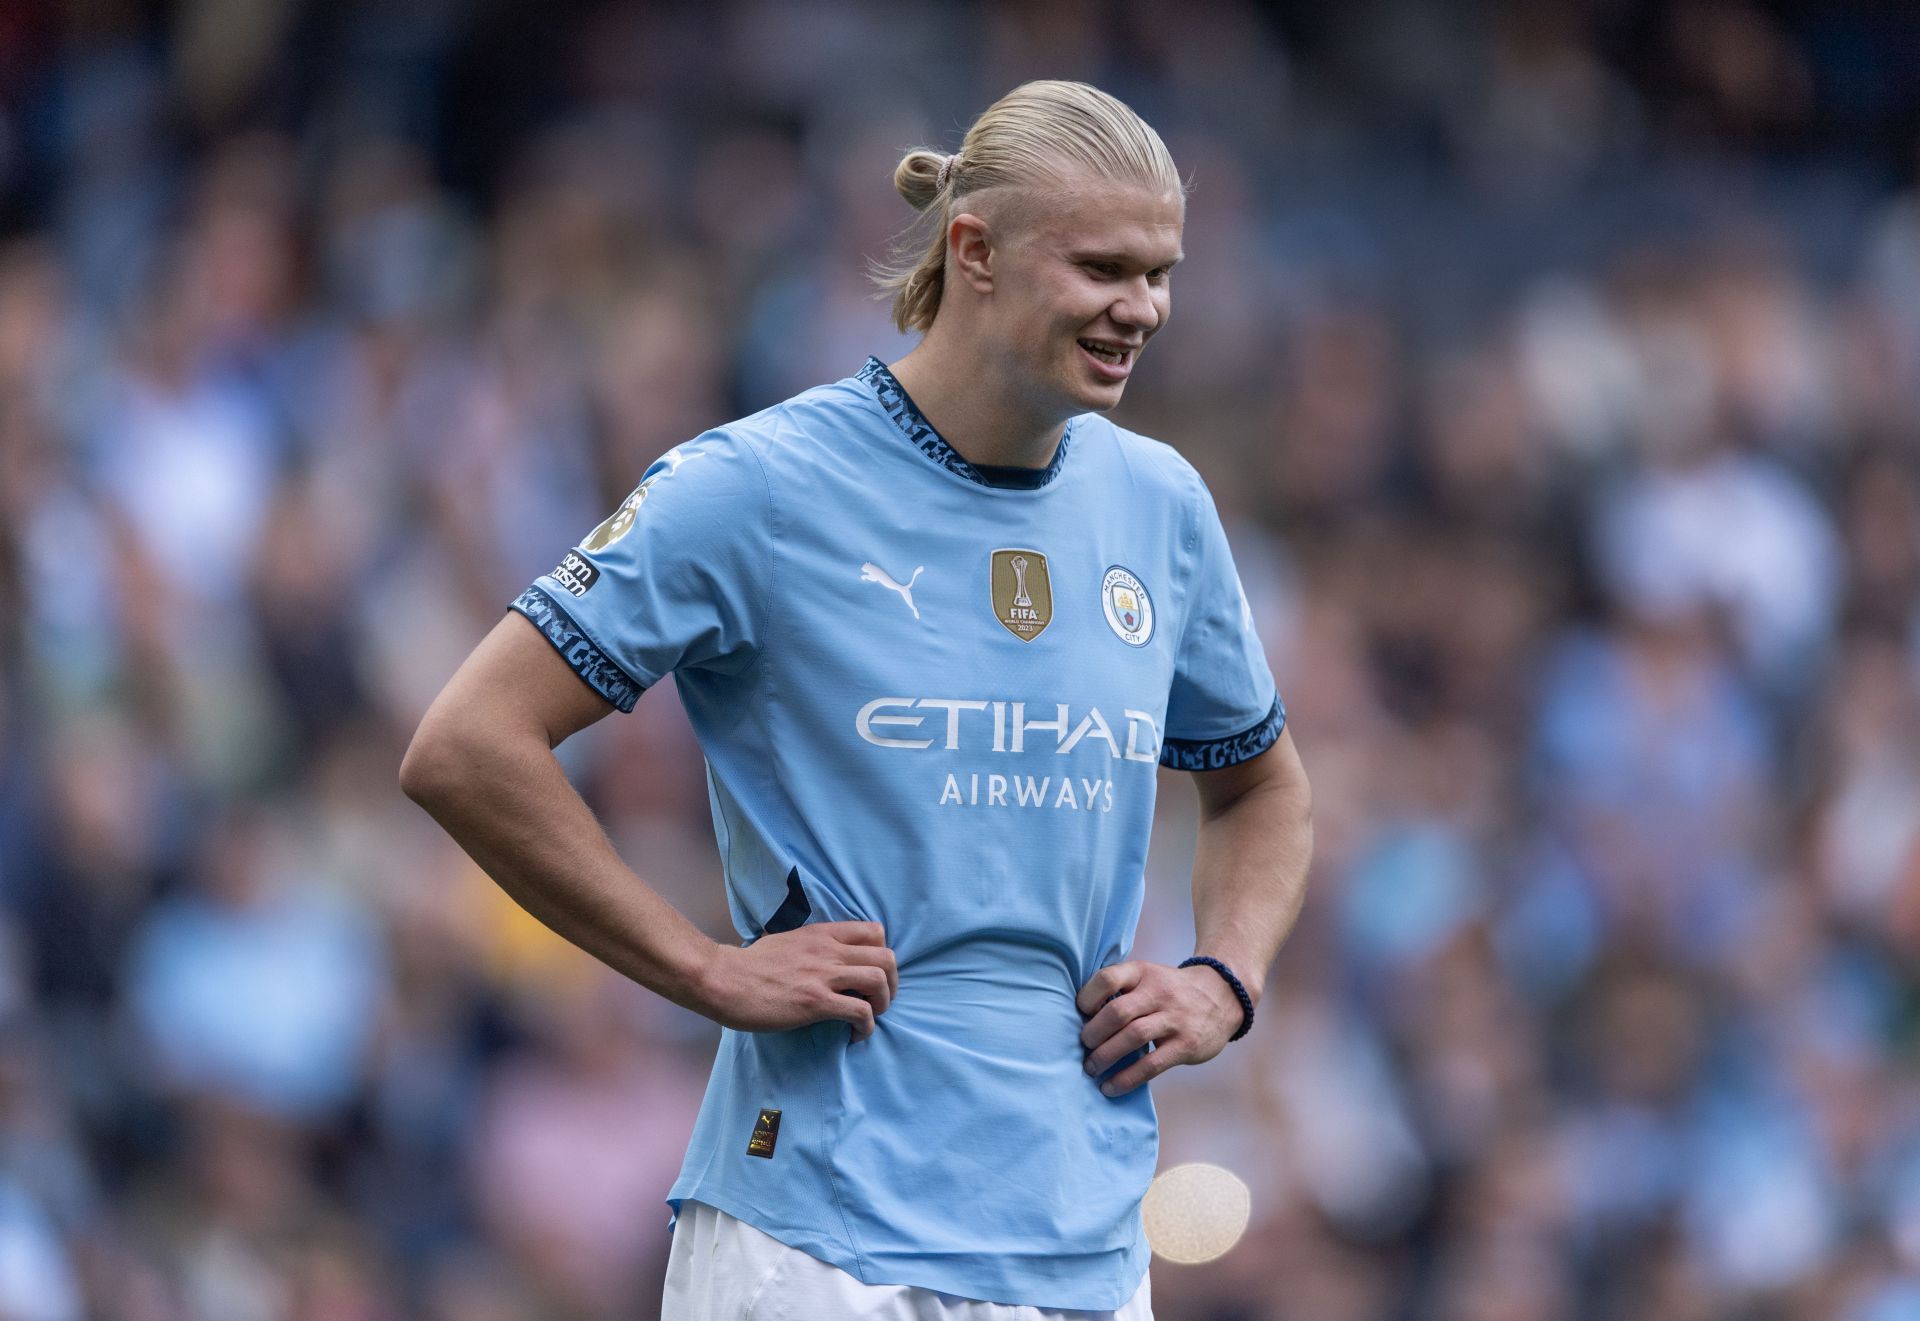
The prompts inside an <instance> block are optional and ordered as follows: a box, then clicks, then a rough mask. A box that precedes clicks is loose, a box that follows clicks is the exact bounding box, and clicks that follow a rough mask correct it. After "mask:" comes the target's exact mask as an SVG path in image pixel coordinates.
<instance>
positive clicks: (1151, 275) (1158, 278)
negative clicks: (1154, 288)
mask: <svg viewBox="0 0 1920 1321" xmlns="http://www.w3.org/2000/svg"><path fill="white" fill-rule="evenodd" d="M1172 274H1173V267H1171V266H1156V267H1154V268H1153V269H1152V270H1150V271H1148V272H1147V278H1148V279H1149V280H1151V281H1153V282H1154V283H1155V284H1165V283H1166V281H1167V277H1168V276H1170V275H1172Z"/></svg>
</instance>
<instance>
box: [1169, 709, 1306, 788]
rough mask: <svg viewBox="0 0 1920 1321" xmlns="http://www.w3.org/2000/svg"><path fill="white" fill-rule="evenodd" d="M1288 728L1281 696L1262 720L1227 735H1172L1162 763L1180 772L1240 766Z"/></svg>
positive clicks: (1270, 745)
mask: <svg viewBox="0 0 1920 1321" xmlns="http://www.w3.org/2000/svg"><path fill="white" fill-rule="evenodd" d="M1286 727H1287V708H1286V707H1285V706H1284V705H1282V704H1281V701H1280V699H1279V698H1278V697H1275V698H1274V699H1273V706H1272V707H1271V708H1270V709H1269V710H1268V711H1267V714H1266V715H1264V716H1262V717H1261V718H1260V720H1259V722H1258V723H1256V724H1254V725H1252V726H1250V727H1249V728H1247V729H1243V730H1241V731H1240V732H1239V733H1238V734H1229V735H1228V736H1227V737H1225V738H1213V739H1189V738H1173V737H1172V736H1168V737H1167V738H1165V739H1164V740H1162V742H1161V744H1160V764H1161V765H1162V766H1166V767H1169V768H1171V769H1173V770H1176V771H1219V770H1225V769H1226V768H1227V767H1229V766H1237V765H1239V764H1240V763H1241V762H1243V761H1252V760H1253V759H1254V758H1255V757H1257V756H1259V755H1260V754H1261V753H1263V752H1265V751H1266V750H1267V749H1268V748H1270V747H1272V746H1273V745H1274V744H1275V743H1277V742H1278V741H1279V739H1280V731H1281V730H1283V729H1285V728H1286Z"/></svg>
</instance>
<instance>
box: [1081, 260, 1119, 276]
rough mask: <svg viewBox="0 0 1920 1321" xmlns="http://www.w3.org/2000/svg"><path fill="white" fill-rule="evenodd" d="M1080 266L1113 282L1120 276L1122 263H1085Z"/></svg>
mask: <svg viewBox="0 0 1920 1321" xmlns="http://www.w3.org/2000/svg"><path fill="white" fill-rule="evenodd" d="M1080 265H1081V266H1082V267H1083V268H1084V269H1086V270H1088V271H1090V272H1092V273H1093V274H1095V275H1097V276H1099V277H1100V278H1101V279H1103V280H1111V279H1113V278H1115V277H1116V276H1118V275H1119V274H1120V263H1119V262H1113V261H1083V262H1081V263H1080Z"/></svg>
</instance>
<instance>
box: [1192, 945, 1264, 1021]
mask: <svg viewBox="0 0 1920 1321" xmlns="http://www.w3.org/2000/svg"><path fill="white" fill-rule="evenodd" d="M1196 963H1204V964H1206V965H1207V966H1208V967H1209V968H1212V969H1213V970H1214V971H1215V972H1217V973H1219V974H1220V975H1221V976H1222V977H1225V978H1226V979H1227V985H1228V986H1230V987H1232V988H1233V998H1234V999H1236V1000H1238V1001H1239V1002H1240V1014H1241V1018H1240V1030H1239V1031H1238V1032H1236V1033H1234V1034H1233V1035H1232V1036H1230V1037H1228V1038H1227V1040H1228V1041H1238V1040H1240V1038H1241V1037H1244V1036H1246V1035H1247V1029H1248V1028H1250V1027H1252V1026H1253V997H1252V996H1250V995H1248V994H1247V988H1246V987H1244V986H1242V985H1241V984H1240V979H1239V978H1238V977H1235V976H1234V975H1233V969H1232V968H1229V967H1228V966H1227V965H1226V964H1224V963H1222V962H1220V960H1218V959H1215V958H1209V957H1208V956H1207V955H1205V954H1196V955H1194V956H1193V957H1192V958H1190V959H1186V960H1184V961H1182V963H1181V964H1180V966H1181V967H1183V968H1191V967H1193V965H1194V964H1196Z"/></svg>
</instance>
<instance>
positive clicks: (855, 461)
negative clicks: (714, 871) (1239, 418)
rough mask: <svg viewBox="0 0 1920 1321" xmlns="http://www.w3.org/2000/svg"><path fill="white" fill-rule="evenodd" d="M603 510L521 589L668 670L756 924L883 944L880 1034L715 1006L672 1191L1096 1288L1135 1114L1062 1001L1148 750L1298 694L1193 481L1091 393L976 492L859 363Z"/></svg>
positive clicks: (924, 1266)
mask: <svg viewBox="0 0 1920 1321" xmlns="http://www.w3.org/2000/svg"><path fill="white" fill-rule="evenodd" d="M623 509H625V510H626V513H625V514H624V515H616V517H615V518H614V519H613V520H610V522H609V523H608V524H606V525H603V527H602V528H601V529H598V530H596V532H595V533H594V534H592V535H590V536H589V537H588V538H587V540H586V541H585V542H583V543H582V548H580V549H577V550H576V551H574V552H572V553H571V556H570V558H569V559H568V560H566V561H564V562H563V564H562V566H561V567H560V570H559V571H558V572H556V573H555V574H549V575H546V576H543V577H541V578H540V579H538V580H537V581H536V582H535V584H534V585H533V586H532V587H531V588H529V589H528V591H527V592H526V593H524V594H523V595H522V596H521V598H520V599H519V601H517V602H516V603H515V606H516V608H517V609H519V610H521V612H522V613H524V614H526V615H527V616H528V618H529V619H532V620H533V621H534V622H535V623H536V625H538V626H539V627H540V628H541V629H542V631H543V632H544V633H545V634H546V635H547V637H548V638H549V639H550V640H551V641H552V642H553V643H554V645H555V646H556V647H557V648H559V650H560V651H561V653H562V655H564V656H565V657H566V658H567V659H568V662H569V663H570V664H571V665H572V666H573V668H574V669H575V671H576V672H577V673H579V674H580V675H581V677H582V678H583V679H584V680H585V681H586V682H588V683H590V684H592V685H593V686H594V687H595V689H596V690H597V691H599V692H600V693H601V694H602V695H603V696H604V697H606V698H607V700H608V701H610V702H613V703H614V704H615V705H617V706H623V707H627V706H631V704H632V701H633V699H634V698H636V697H637V696H638V695H639V692H640V690H641V689H643V688H645V687H647V686H650V685H652V684H653V683H655V682H657V681H658V680H659V679H660V678H661V677H662V676H663V675H665V674H667V673H668V672H674V673H675V674H676V675H677V679H676V686H677V687H678V689H679V692H680V694H681V698H682V700H683V701H684V702H685V704H686V708H687V712H688V715H689V716H690V717H691V720H692V723H693V727H694V729H695V731H696V732H697V734H698V735H699V738H700V742H701V746H702V748H703V750H704V752H705V754H706V758H707V763H708V769H709V784H710V787H711V798H712V804H713V811H714V824H715V831H716V834H717V836H718V839H719V844H720V851H721V856H722V858H723V861H724V865H725V871H726V880H727V897H728V902H729V905H730V907H731V910H732V915H733V921H734V925H735V927H736V928H737V929H738V931H739V933H740V936H741V938H742V939H743V940H746V941H751V940H754V939H756V938H758V937H759V936H760V935H761V934H762V933H763V932H764V931H765V930H766V929H767V927H768V925H769V923H772V925H773V927H774V929H776V930H780V929H785V927H786V926H787V925H789V924H791V923H793V922H795V921H798V920H799V918H800V917H801V916H803V915H804V916H805V917H807V919H808V920H812V921H835V920H870V921H876V922H879V923H881V924H882V925H883V926H884V927H885V929H886V933H887V940H888V943H889V944H890V945H891V946H892V947H893V949H894V951H895V953H896V955H897V956H898V959H899V972H900V989H899V994H898V996H897V997H896V998H895V1000H894V1002H893V1005H892V1008H891V1009H890V1010H889V1011H888V1012H887V1013H886V1014H885V1015H884V1016H883V1017H882V1018H881V1019H880V1020H879V1027H878V1030H877V1031H876V1033H875V1034H874V1035H873V1036H872V1037H871V1038H870V1039H868V1040H866V1041H863V1042H860V1043H857V1044H850V1043H849V1030H848V1028H847V1026H846V1025H845V1024H844V1023H839V1022H833V1023H825V1024H820V1025H816V1026H814V1027H811V1028H807V1029H803V1030H799V1031H793V1032H785V1033H762V1034H750V1033H740V1032H733V1031H728V1032H726V1033H725V1034H724V1035H723V1037H722V1040H721V1044H720V1050H719V1057H718V1059H717V1061H716V1063H715V1066H714V1072H713V1077H712V1081H711V1083H710V1084H709V1087H708V1090H707V1095H706V1100H705V1103H704V1105H703V1106H702V1109H701V1112H700V1118H699V1122H698V1125H697V1127H696V1129H695V1132H694V1136H693V1141H692V1144H691V1147H690V1149H689V1151H688V1154H687V1159H686V1164H685V1166H684V1168H683V1171H682V1173H681V1176H680V1178H679V1180H678V1182H676V1183H675V1185H674V1187H673V1189H672V1193H671V1200H672V1202H673V1204H674V1206H675V1207H676V1208H677V1207H678V1205H679V1203H680V1201H681V1200H682V1199H688V1198H692V1199H697V1200H699V1201H702V1202H706V1203H708V1204H710V1205H713V1206H716V1207H719V1208H720V1209H721V1210H724V1211H727V1212H729V1213H730V1214H732V1215H735V1216H738V1217H739V1218H741V1219H743V1220H746V1221H747V1222H749V1223H751V1224H753V1225H756V1226H758V1227H759V1228H760V1229H762V1230H764V1231H766V1232H767V1233H769V1234H771V1235H773V1236H774V1237H775V1238H778V1239H780V1240H782V1241H784V1242H786V1243H788V1244H791V1245H793V1246H795V1247H799V1248H802V1249H804V1250H806V1251H808V1252H810V1253H812V1254H814V1255H815V1256H818V1257H820V1258H822V1259H824V1260H826V1261H829V1262H831V1263H833V1264H834V1265H836V1266H839V1267H841V1268H842V1269H844V1270H846V1271H848V1272H850V1273H852V1274H853V1275H855V1276H857V1277H858V1278H860V1279H861V1280H864V1281H867V1282H869V1283H893V1284H913V1285H920V1286H922V1287H926V1288H931V1289H937V1290H940V1291H942V1292H945V1293H951V1294H958V1295H961V1296H963V1297H970V1298H980V1299H987V1300H992V1301H996V1302H1006V1303H1023V1304H1029V1305H1036V1306H1043V1307H1058V1308H1085V1309H1109V1308H1117V1307H1119V1306H1120V1305H1121V1304H1123V1303H1124V1302H1125V1301H1126V1300H1127V1299H1128V1298H1130V1297H1131V1296H1132V1294H1133V1292H1134V1290H1135V1288H1136V1287H1137V1286H1138V1284H1139V1282H1140V1278H1141V1275H1142V1274H1143V1272H1144V1271H1145V1269H1146V1265H1147V1247H1146V1244H1145V1241H1144V1239H1143V1237H1142V1234H1141V1230H1140V1218H1139V1202H1140V1198H1141V1195H1142V1194H1143V1193H1144V1192H1145V1190H1146V1186H1147V1183H1148V1181H1149V1179H1150V1178H1151V1176H1152V1173H1153V1169H1154V1164H1155V1159H1156V1153H1157V1143H1158V1138H1157V1132H1156V1127H1155V1120H1154V1112H1153V1104H1152V1101H1151V1100H1150V1099H1149V1097H1148V1095H1147V1092H1146V1090H1145V1089H1141V1090H1138V1091H1135V1092H1133V1093H1132V1094H1130V1095H1127V1096H1123V1097H1118V1098H1113V1099H1109V1098H1107V1097H1105V1096H1103V1095H1102V1094H1101V1093H1100V1091H1099V1089H1098V1086H1097V1084H1096V1081H1095V1080H1094V1079H1091V1078H1088V1077H1087V1076H1086V1075H1085V1073H1084V1072H1083V1071H1082V1069H1081V1062H1082V1059H1083V1052H1082V1050H1081V1047H1080V1043H1079V1032H1080V1028H1081V1018H1080V1015H1079V1012H1078V1010H1077V1009H1076V1007H1075V1003H1074V996H1075V993H1076V992H1077V990H1078V988H1079V987H1080V986H1081V984H1082V983H1084V982H1085V981H1086V980H1087V979H1088V978H1089V977H1091V976H1092V975H1093V974H1094V973H1095V972H1096V971H1097V970H1099V969H1100V968H1101V967H1103V966H1105V965H1107V964H1111V963H1115V962H1119V961H1121V960H1123V959H1125V958H1126V957H1127V955H1128V951H1129V949H1130V947H1131V944H1132V940H1133V932H1134V925H1135V922H1136V920H1137V918H1138V916H1139V911H1140V904H1141V899H1142V890H1143V875H1142V873H1143V867H1144V864H1145V860H1146V851H1147V834H1148V830H1149V827H1150V825H1151V821H1152V816H1153V797H1154V787H1155V767H1156V763H1157V762H1159V761H1161V760H1162V759H1163V758H1164V759H1165V760H1166V761H1167V762H1168V763H1169V764H1179V765H1186V766H1194V767H1203V766H1215V765H1226V764H1231V763H1232V762H1234V761H1238V760H1244V759H1245V758H1247V757H1251V756H1254V755H1257V754H1258V753H1259V752H1261V751H1264V750H1265V749H1266V748H1267V747H1269V746H1271V744H1272V743H1273V741H1274V739H1276V738H1277V737H1278V736H1279V731H1280V727H1281V723H1282V721H1283V720H1284V712H1283V711H1282V709H1281V707H1280V704H1279V702H1278V700H1277V698H1276V695H1275V692H1274V686H1273V679H1272V676H1271V675H1270V674H1269V672H1268V669H1267V665H1266V661H1265V659H1264V656H1263V653H1262V652H1261V649H1260V646H1259V642H1258V639H1257V638H1256V637H1255V636H1254V634H1253V629H1252V625H1251V620H1250V617H1249V615H1248V612H1247V610H1246V607H1245V601H1244V598H1243V596H1242V593H1241V590H1240V585H1239V579H1238V577H1237V575H1236V574H1235V572H1234V568H1233V563H1232V558H1231V556H1230V554H1229V552H1228V550H1227V544H1226V539H1225V535H1224V534H1223V533H1222V531H1221V528H1220V523H1219V519H1218V516H1217V515H1216V514H1215V512H1214V508H1213V504H1212V501H1211V499H1210V498H1209V497H1208V495H1207V492H1206V490H1205V487H1204V486H1203V485H1202V484H1201V482H1200V480H1199V478H1198V477H1197V476H1196V475H1195V473H1194V472H1193V470H1192V468H1190V467H1189V466H1188V465H1187V464H1186V462H1185V461H1183V460H1182V459H1181V458H1180V457H1179V456H1178V455H1176V454H1175V453H1174V452H1173V451H1172V450H1171V449H1169V448H1167V447H1166V446H1164V445H1160V444H1157V443H1155V442H1153V441H1149V440H1145V439H1143V438H1141V437H1138V436H1135V435H1132V434H1129V433H1127V432H1125V431H1122V430H1119V429H1117V428H1115V427H1114V426H1112V425H1111V424H1109V423H1108V422H1106V421H1105V420H1104V419H1101V418H1098V417H1095V416H1083V417H1078V418H1075V419H1074V420H1073V422H1072V423H1071V425H1070V427H1069V429H1068V432H1067V435H1066V437H1065V439H1064V440H1063V442H1062V446H1061V452H1060V455H1059V457H1058V459H1057V461H1056V463H1055V465H1054V467H1053V468H1051V469H1049V470H1048V472H1047V473H1046V474H1044V480H1043V482H1042V484H1040V485H1038V486H1036V487H1034V488H1032V489H1019V488H1010V487H996V486H990V485H987V484H986V483H985V481H984V479H983V476H982V474H980V473H979V472H978V471H977V470H974V469H972V468H971V467H970V466H969V465H967V464H966V463H965V461H964V460H962V459H960V458H959V456H958V455H957V454H955V453H954V452H953V451H952V450H951V449H949V448H948V447H947V446H946V445H945V443H944V442H943V441H942V440H941V439H940V438H939V436H938V435H937V434H936V433H934V432H933V429H932V428H931V427H930V426H928V425H927V424H926V422H925V420H924V418H922V417H920V415H919V413H918V411H917V410H916V409H915V408H914V407H913V405H912V404H911V401H909V400H907V399H906V397H905V395H904V393H903V392H901V391H900V389H899V386H898V384H897V382H895V381H894V380H893V378H892V376H891V374H890V373H888V372H887V371H886V369H885V368H884V367H882V366H880V364H878V363H877V362H870V363H869V364H868V366H867V368H865V369H864V370H863V371H862V372H861V373H860V375H858V376H856V377H850V378H848V379H846V380H843V381H840V382H837V383H835V384H833V385H828V386H823V387H821V388H819V389H816V390H811V391H808V392H807V393H805V394H803V395H800V396H798V397H797V398H794V399H792V400H789V401H787V402H786V403H784V404H781V405H779V406H777V407H775V408H772V409H769V410H767V411H766V412H763V413H760V414H758V415H756V416H754V417H750V418H747V419H745V420H744V421H741V422H737V423H734V424H732V425H730V426H727V427H723V428H721V429H719V430H716V431H712V432H709V433H707V434H705V435H703V436H700V437H698V438H696V439H694V440H692V441H689V442H687V443H686V444H684V445H682V446H680V447H679V448H678V449H677V450H675V451H673V452H672V453H671V454H669V455H668V456H667V457H666V458H664V459H663V460H661V461H660V462H659V463H657V464H655V465H654V466H653V467H652V468H651V469H650V470H649V471H648V473H647V474H646V476H645V479H644V480H643V482H642V490H641V491H640V492H636V496H635V497H632V498H630V499H629V501H628V502H627V506H624V507H623ZM588 547H592V549H588ZM996 551H1004V552H1014V553H1017V555H1018V558H1019V560H1020V564H1019V569H1018V573H1017V574H1016V573H1015V572H1014V569H1013V560H1014V555H1013V554H1008V555H1003V556H1002V557H1001V570H1000V572H1001V577H1002V580H1003V591H1002V593H1001V597H1002V599H1001V600H1000V601H999V602H998V603H996V599H995V592H994V585H993V584H994V561H995V552H996ZM1115 570H1120V571H1121V572H1120V574H1119V575H1118V576H1116V575H1115V572H1114V571H1115ZM1116 585H1117V586H1116ZM1049 596H1050V598H1051V610H1050V612H1049V611H1048V609H1047V598H1048V597H1049ZM1023 602H1024V603H1023ZM1006 619H1011V621H1012V625H1011V626H1010V624H1009V623H1008V622H1004V621H1005V620H1006ZM1035 625H1044V626H1043V627H1040V628H1039V631H1038V632H1031V630H1032V629H1033V628H1034V626H1035ZM1023 630H1024V631H1028V632H1031V636H1029V637H1025V638H1023V637H1022V636H1021V635H1020V632H1021V631H1023ZM763 1108H766V1109H773V1110H778V1111H780V1127H779V1135H778V1141H777V1146H776V1148H775V1151H774V1154H773V1156H772V1157H771V1158H762V1157H758V1156H750V1155H749V1154H748V1151H747V1148H748V1140H749V1138H750V1137H751V1136H752V1134H753V1131H754V1127H755V1123H756V1120H757V1119H758V1117H759V1115H760V1111H761V1110H762V1109H763Z"/></svg>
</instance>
